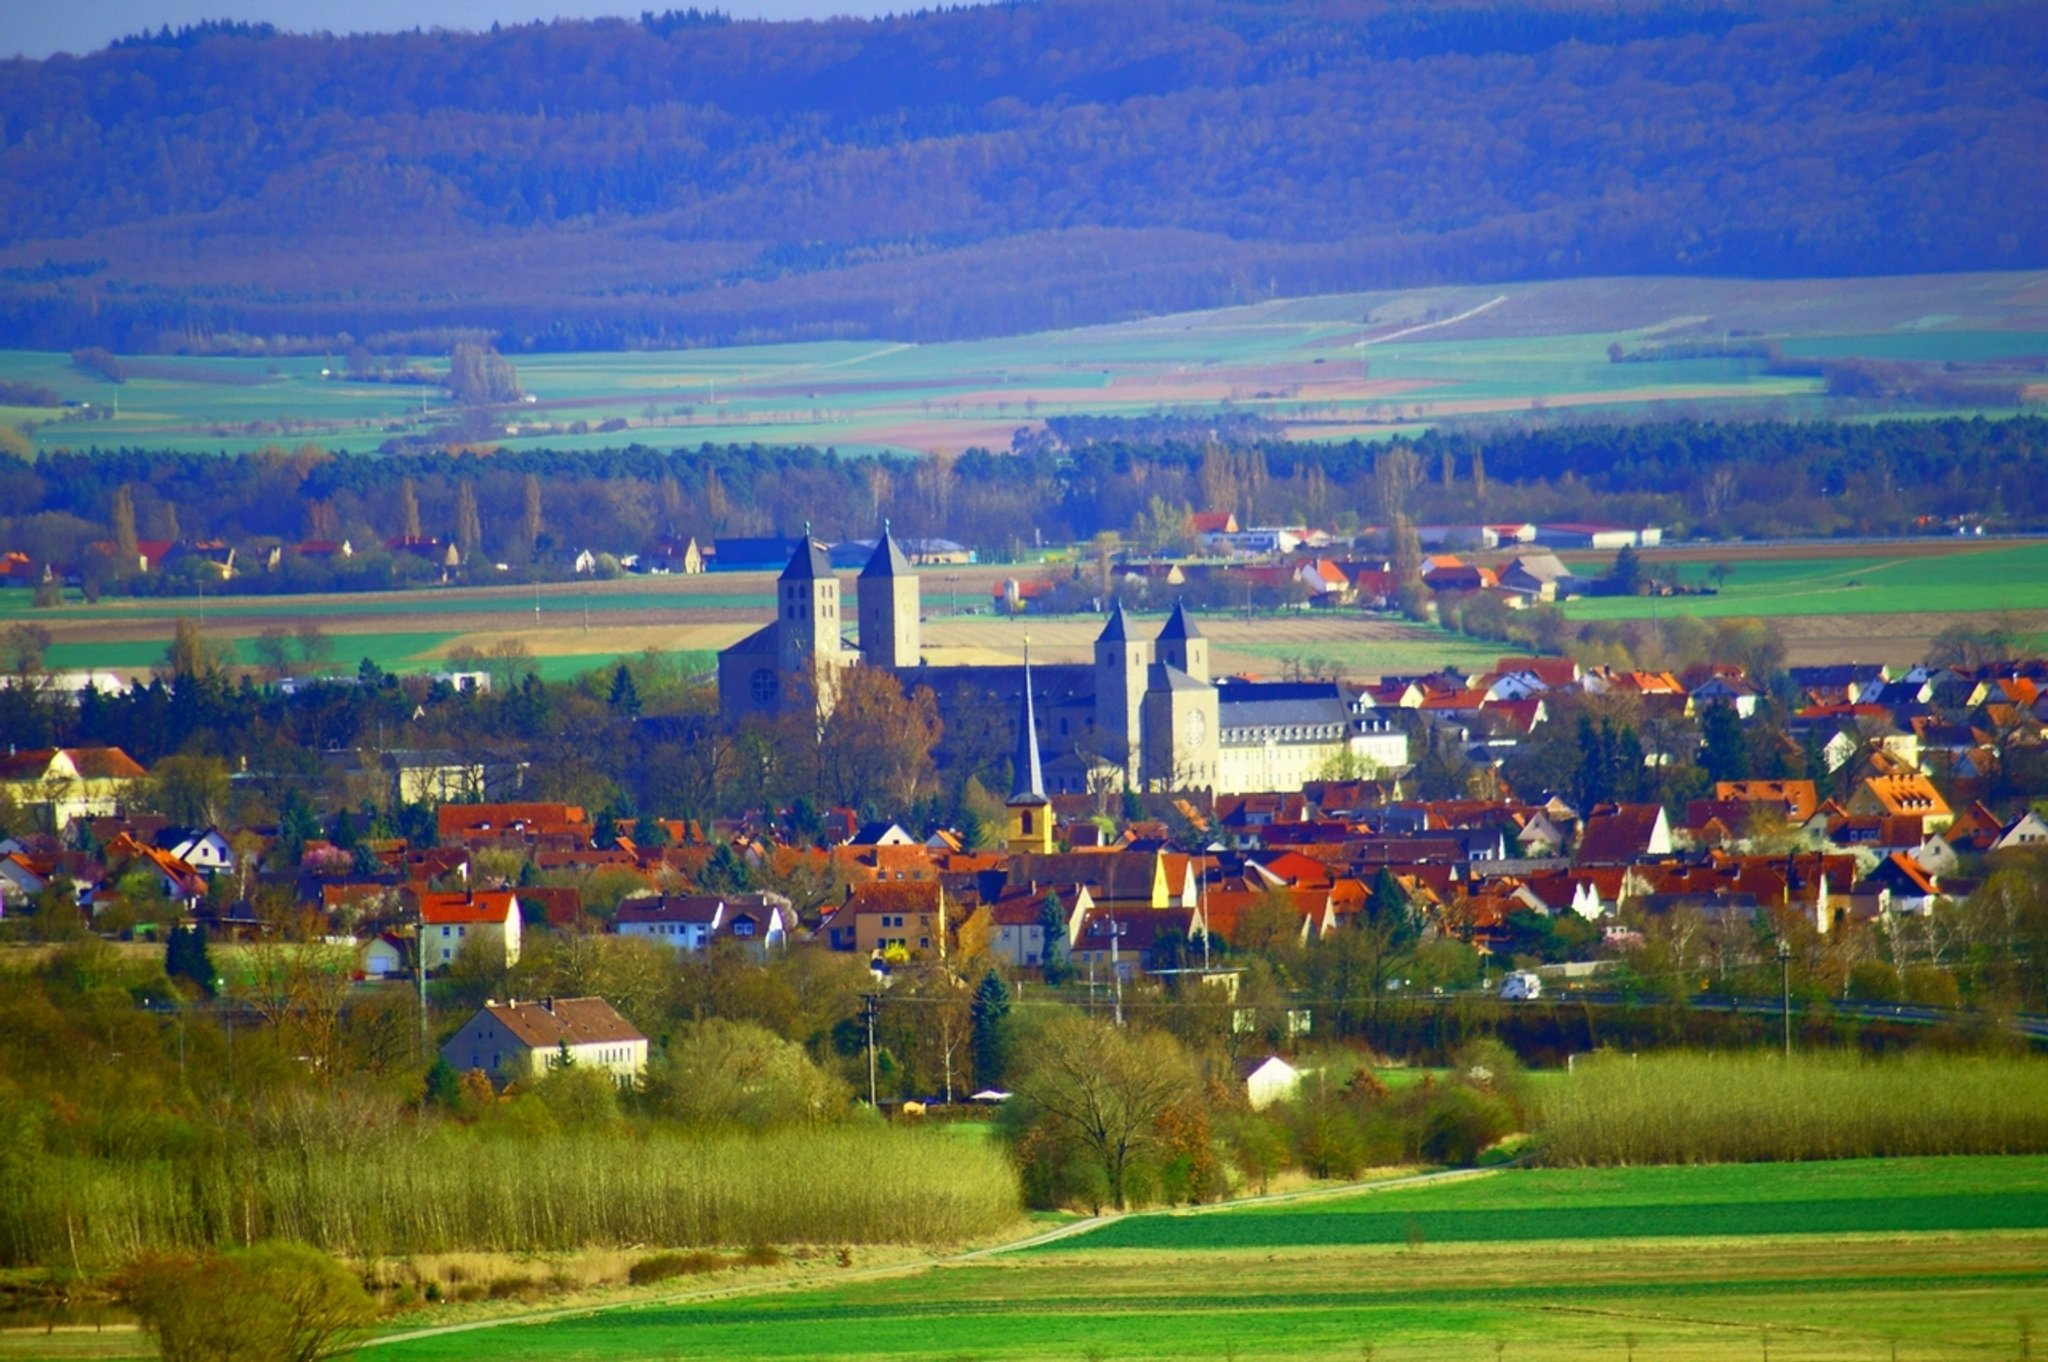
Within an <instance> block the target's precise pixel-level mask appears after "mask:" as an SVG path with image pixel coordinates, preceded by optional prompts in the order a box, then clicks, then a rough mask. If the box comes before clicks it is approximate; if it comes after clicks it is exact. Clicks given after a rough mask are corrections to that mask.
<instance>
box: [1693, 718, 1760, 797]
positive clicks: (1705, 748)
mask: <svg viewBox="0 0 2048 1362" xmlns="http://www.w3.org/2000/svg"><path fill="white" fill-rule="evenodd" d="M1700 742H1701V750H1700V766H1701V768H1702V769H1704V770H1705V771H1706V773H1707V779H1708V780H1715V781H1720V780H1748V779H1749V744H1748V743H1746V742H1745V741H1743V736H1742V719H1741V717H1740V716H1739V715H1737V714H1736V712H1735V706H1733V705H1709V706H1707V711H1706V713H1704V714H1702V715H1700Z"/></svg>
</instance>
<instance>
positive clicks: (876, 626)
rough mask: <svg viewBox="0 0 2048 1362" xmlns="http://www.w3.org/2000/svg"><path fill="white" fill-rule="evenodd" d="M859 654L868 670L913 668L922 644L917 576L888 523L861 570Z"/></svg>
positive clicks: (917, 660)
mask: <svg viewBox="0 0 2048 1362" xmlns="http://www.w3.org/2000/svg"><path fill="white" fill-rule="evenodd" d="M859 591H860V603H859V610H860V650H861V652H862V654H863V655H865V656H866V658H867V662H868V665H869V666H871V667H891V668H894V667H915V666H916V665H917V664H918V662H919V661H920V660H921V659H920V656H919V655H920V653H921V651H922V647H923V640H922V638H921V637H920V634H921V630H920V628H919V622H918V621H919V615H920V607H919V602H918V585H917V574H916V573H914V572H912V571H911V569H910V559H909V557H908V556H907V555H905V553H904V552H903V549H902V547H901V545H900V544H899V543H898V542H897V539H896V536H895V535H893V534H891V533H890V532H889V522H888V521H886V520H884V521H883V522H882V537H881V538H880V539H878V540H876V541H875V551H874V552H873V553H872V554H870V555H869V556H868V563H867V566H866V567H864V568H862V569H861V570H860V582H859Z"/></svg>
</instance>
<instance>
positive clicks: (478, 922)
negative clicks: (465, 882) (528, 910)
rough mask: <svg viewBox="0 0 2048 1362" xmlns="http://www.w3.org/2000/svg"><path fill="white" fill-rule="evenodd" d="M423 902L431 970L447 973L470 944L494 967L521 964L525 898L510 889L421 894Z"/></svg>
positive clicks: (424, 934)
mask: <svg viewBox="0 0 2048 1362" xmlns="http://www.w3.org/2000/svg"><path fill="white" fill-rule="evenodd" d="M417 899H418V902H419V920H420V933H421V940H422V943H423V944H422V951H423V952H424V955H425V958H426V962H427V968H428V969H446V968H447V967H448V966H449V965H452V964H454V963H455V957H456V956H458V955H460V954H461V953H462V950H463V948H464V947H465V946H472V947H473V949H475V950H477V951H480V952H482V953H483V954H484V956H485V958H486V959H487V960H488V961H489V962H490V963H491V965H492V966H493V967H494V968H510V967H511V966H513V965H516V964H518V963H519V946H520V929H521V922H520V913H519V896H518V895H517V894H516V893H514V892H513V891H511V890H509V889H479V890H477V891H475V892H474V893H468V892H463V893H436V892H433V891H431V890H421V891H419V892H418V894H417Z"/></svg>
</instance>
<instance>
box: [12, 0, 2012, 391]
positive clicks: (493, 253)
mask: <svg viewBox="0 0 2048 1362" xmlns="http://www.w3.org/2000/svg"><path fill="white" fill-rule="evenodd" d="M2039 18H2040V11H2039V7H2038V6H2037V5H2033V4H2027V3H2019V2H2005V0H1981V2H1978V3H1960V4H1955V5H1943V6H1925V5H1908V4H1904V3H1889V2H1888V0H1859V2H1858V3H1850V4H1821V3H1808V2H1806V0H1797V2H1795V3H1791V4H1769V5H1766V4H1762V3H1759V2H1757V0H1726V2H1718V0H1651V2H1650V3H1623V4H1621V5H1619V6H1616V5H1609V4H1603V5H1598V6H1594V5H1586V4H1580V3H1573V2H1570V0H1519V2H1518V3H1508V4H1496V5H1487V6H1483V7H1482V6H1464V5H1459V6H1439V5H1427V6H1425V5H1421V4H1413V3H1387V2H1376V0H1281V2H1280V3H1260V4H1253V3H1247V2H1246V0H1189V2H1188V3H1175V4H1171V5H1169V4H1165V3H1161V2H1158V0H1155V2H1154V3H1130V2H1129V0H1047V2H1046V3H1038V4H1005V5H983V6H971V7H962V8H956V9H950V10H945V11H939V12H931V13H924V14H917V15H908V16H899V17H891V18H885V19H877V20H852V19H845V20H833V21H829V22H822V23H802V24H763V23H727V22H722V21H721V20H720V18H719V16H716V15H703V14H693V13H691V12H688V11H683V12H671V13H668V14H664V15H649V16H647V17H646V18H645V19H643V20H642V21H641V22H637V23H636V22H629V21H625V20H600V21H590V22H558V23H553V24H545V25H542V24H533V25H521V26H512V27H507V28H503V29H494V30H493V31H491V32H489V33H477V34H468V33H455V32H446V31H441V30H433V31H418V30H415V31H414V32H411V33H403V34H395V35H381V36H357V37H346V38H337V37H332V36H327V35H311V36H308V35H293V34H284V33H278V32H274V31H272V30H270V29H269V28H267V27H266V26H262V25H235V24H220V25H211V26H205V25H202V26H200V27H198V28H195V29H188V30H184V31H181V32H177V33H172V32H169V31H164V32H161V33H159V34H156V35H139V36H138V37H137V38H135V39H133V40H130V41H125V42H123V43H119V44H116V45H114V46H112V47H109V48H107V49H105V50H103V51H100V52H97V53H93V54H91V55H88V56H85V57H82V58H73V57H55V58H51V59H48V60H44V61H28V60H19V59H18V60H14V61H9V62H0V344H7V345H15V346H35V347H43V348H71V347H76V346H86V345H105V346H110V347H112V348H115V349H118V350H121V351H124V352H131V353H133V352H144V351H150V350H207V349H239V350H250V351H253V350H261V349H263V348H266V347H270V348H276V347H277V346H279V345H285V346H291V345H297V346H300V347H302V348H303V347H305V346H309V345H322V344H327V343H331V342H333V341H335V340H336V339H337V338H340V337H344V336H346V337H347V338H349V339H350V340H353V341H357V342H366V343H370V344H372V345H373V346H374V345H378V344H384V345H389V346H396V345H399V344H402V343H403V339H402V338H405V337H412V338H415V339H416V338H417V337H418V336H420V335H421V334H423V333H426V334H435V333H440V332H445V331H446V330H449V329H452V328H458V327H468V328H482V329H483V330H484V331H485V332H486V333H488V334H489V335H490V336H491V337H492V338H493V339H494V340H495V341H496V343H497V345H498V347H499V348H500V349H502V350H506V351H516V350H520V349H573V348H620V347H629V346H642V345H677V344H695V343H704V342H711V341H737V340H756V339H763V338H771V337H773V338H805V337H824V336H869V335H872V336H889V337H899V338H903V339H911V340H934V339H941V338H946V337H956V336H967V335H988V334H1004V333H1015V332H1021V331H1027V330H1033V329H1039V328H1047V327H1057V326H1063V325H1070V324H1077V323H1082V322H1092V321H1101V320H1107V319H1113V318H1117V317H1122V316H1128V315H1132V314H1135V313H1144V312H1158V311H1165V310H1171V309H1180V308H1197V307H1207V306H1213V305H1219V304H1227V303H1231V302H1241V301H1250V300H1255V299H1258V298H1263V297H1270V296H1276V295H1277V296H1288V295H1301V294H1309V293H1319V292H1331V291H1342V290H1349V289H1359V288H1378V287H1395V286H1413V285H1422V284H1430V283H1437V282H1441V281H1445V280H1464V281H1479V280H1497V279H1527V278H1535V277H1571V276H1581V275H1593V274H1633V273H1692V274H1710V275H1737V274H1740V275H1754V276H1779V277H1783V276H1798V275H1809V274H1811V275H1823V274H1871V273H1898V272H1928V271H1944V270H1964V269H2004V268H2021V267H2030V266H2039V265H2041V264H2043V263H2048V231H2044V226H2048V222H2044V219H2048V160H2044V159H2043V158H2042V157H2041V156H2040V155H2039V150H2038V149H2039V148H2040V147H2041V146H2042V145H2044V144H2048V93H2044V91H2043V89H2042V87H2041V84H2040V81H2039V72H2040V71H2042V70H2044V69H2048V26H2044V25H2043V24H2041V23H2040V22H2039Z"/></svg>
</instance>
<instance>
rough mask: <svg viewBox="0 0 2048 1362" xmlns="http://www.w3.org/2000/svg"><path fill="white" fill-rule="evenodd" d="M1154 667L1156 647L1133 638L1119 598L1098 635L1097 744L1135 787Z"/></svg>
mask: <svg viewBox="0 0 2048 1362" xmlns="http://www.w3.org/2000/svg"><path fill="white" fill-rule="evenodd" d="M1151 665H1152V645H1151V644H1150V643H1146V642H1144V641H1142V640H1139V639H1136V638H1133V637H1131V631H1130V626H1129V623H1128V622H1127V621H1126V620H1125V619H1124V607H1123V602H1122V601H1118V602H1117V603H1116V605H1115V606H1114V607H1112V608H1111V610H1110V612H1109V623H1107V624H1105V625H1103V626H1102V632H1101V633H1100V634H1099V635H1097V636H1096V639H1095V742H1096V747H1097V749H1098V752H1099V754H1100V756H1101V759H1102V760H1103V761H1104V762H1105V763H1106V764H1107V765H1109V766H1111V767H1114V768H1119V769H1121V770H1122V771H1123V773H1124V780H1125V781H1126V782H1127V783H1128V785H1129V787H1130V788H1131V789H1137V788H1138V779H1139V771H1138V760H1139V756H1140V753H1141V749H1142V748H1143V745H1144V740H1143V729H1142V721H1143V716H1142V713H1141V710H1142V707H1143V705H1144V702H1145V681H1146V673H1147V671H1148V670H1149V669H1150V667H1151Z"/></svg>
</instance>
